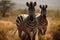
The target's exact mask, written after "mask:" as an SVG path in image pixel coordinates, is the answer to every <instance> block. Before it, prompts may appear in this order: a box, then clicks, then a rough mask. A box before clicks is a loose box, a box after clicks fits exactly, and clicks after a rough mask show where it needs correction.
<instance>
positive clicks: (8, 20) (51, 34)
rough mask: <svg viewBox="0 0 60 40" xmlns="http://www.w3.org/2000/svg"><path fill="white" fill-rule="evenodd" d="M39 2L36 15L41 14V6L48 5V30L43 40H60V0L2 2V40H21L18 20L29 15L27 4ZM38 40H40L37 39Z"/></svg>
mask: <svg viewBox="0 0 60 40" xmlns="http://www.w3.org/2000/svg"><path fill="white" fill-rule="evenodd" d="M30 1H33V2H37V6H36V7H35V8H36V11H35V13H36V14H37V15H38V14H40V8H39V5H46V4H47V5H48V8H47V19H48V22H49V23H48V28H47V32H46V35H45V37H43V38H42V40H44V38H45V40H60V0H0V40H19V36H18V31H17V26H16V22H15V21H16V18H17V17H18V16H20V15H22V16H23V17H25V16H27V14H28V7H27V6H26V2H30ZM36 40H38V39H37V38H36Z"/></svg>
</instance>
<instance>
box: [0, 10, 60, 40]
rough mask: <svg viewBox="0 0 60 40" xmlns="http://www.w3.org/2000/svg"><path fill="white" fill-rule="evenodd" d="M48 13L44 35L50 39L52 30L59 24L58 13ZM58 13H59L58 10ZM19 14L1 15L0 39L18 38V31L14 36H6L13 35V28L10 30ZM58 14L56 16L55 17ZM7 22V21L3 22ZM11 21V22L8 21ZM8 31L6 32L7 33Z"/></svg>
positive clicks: (10, 39)
mask: <svg viewBox="0 0 60 40" xmlns="http://www.w3.org/2000/svg"><path fill="white" fill-rule="evenodd" d="M47 13H49V14H48V15H47V16H48V17H47V19H48V21H49V25H48V29H47V35H45V38H46V39H49V38H50V39H49V40H52V38H53V36H52V35H51V34H54V33H53V32H54V31H55V30H56V29H57V26H58V25H60V19H59V17H60V14H58V15H59V16H58V15H55V14H56V13H57V12H56V11H48V12H47ZM58 13H60V12H59V11H58ZM18 15H19V14H16V13H15V15H12V14H9V16H8V17H4V18H3V17H2V18H1V19H0V21H1V20H2V21H3V22H4V23H1V22H0V40H5V39H6V40H19V37H18V33H16V34H15V36H14V37H11V36H8V35H13V34H14V30H11V29H13V28H15V27H16V24H15V21H16V18H17V16H18ZM57 16H58V17H57ZM5 22H7V23H5ZM10 22H11V23H10ZM9 30H10V31H9ZM7 31H8V33H7Z"/></svg>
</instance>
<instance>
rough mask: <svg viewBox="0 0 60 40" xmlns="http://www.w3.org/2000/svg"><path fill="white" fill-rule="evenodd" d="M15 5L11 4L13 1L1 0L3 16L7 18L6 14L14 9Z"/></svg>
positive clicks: (0, 7) (0, 9) (0, 5)
mask: <svg viewBox="0 0 60 40" xmlns="http://www.w3.org/2000/svg"><path fill="white" fill-rule="evenodd" d="M13 5H14V3H11V0H1V1H0V11H1V12H2V16H3V17H5V15H6V12H7V11H8V10H9V9H11V8H12V7H13Z"/></svg>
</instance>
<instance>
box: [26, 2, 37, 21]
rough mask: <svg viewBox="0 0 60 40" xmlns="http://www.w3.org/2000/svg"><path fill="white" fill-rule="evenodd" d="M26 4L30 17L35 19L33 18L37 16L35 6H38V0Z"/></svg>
mask: <svg viewBox="0 0 60 40" xmlns="http://www.w3.org/2000/svg"><path fill="white" fill-rule="evenodd" d="M26 5H27V6H28V12H29V17H30V20H31V21H33V19H34V18H35V6H36V2H34V3H33V2H30V3H28V2H26Z"/></svg>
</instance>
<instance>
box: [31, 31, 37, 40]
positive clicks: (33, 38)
mask: <svg viewBox="0 0 60 40" xmlns="http://www.w3.org/2000/svg"><path fill="white" fill-rule="evenodd" d="M36 33H37V32H34V33H33V35H32V40H35V36H36Z"/></svg>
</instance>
